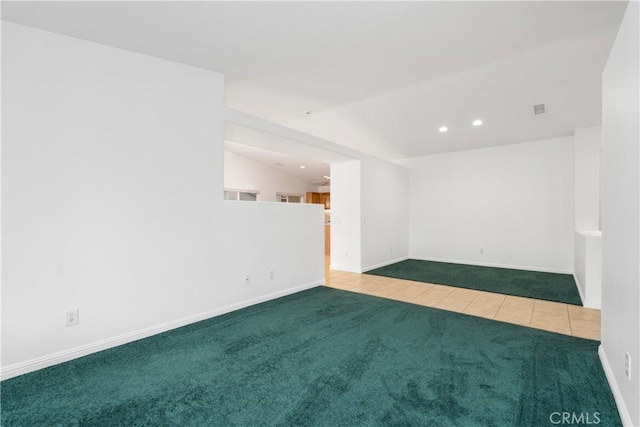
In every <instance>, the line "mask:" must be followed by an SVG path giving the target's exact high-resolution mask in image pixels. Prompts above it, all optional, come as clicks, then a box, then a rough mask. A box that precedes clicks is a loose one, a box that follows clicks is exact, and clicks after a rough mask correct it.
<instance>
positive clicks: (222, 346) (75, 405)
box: [1, 287, 621, 427]
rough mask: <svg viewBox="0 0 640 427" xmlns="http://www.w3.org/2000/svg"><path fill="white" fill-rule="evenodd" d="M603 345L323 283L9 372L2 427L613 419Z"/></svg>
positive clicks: (453, 423) (512, 423)
mask: <svg viewBox="0 0 640 427" xmlns="http://www.w3.org/2000/svg"><path fill="white" fill-rule="evenodd" d="M597 347H598V342H596V341H590V340H584V339H579V338H573V337H569V336H564V335H559V334H553V333H549V332H543V331H540V330H535V329H528V328H524V327H520V326H516V325H511V324H507V323H500V322H495V321H491V320H487V319H482V318H477V317H471V316H466V315H462V314H458V313H453V312H448V311H442V310H436V309H432V308H428V307H422V306H418V305H412V304H406V303H402V302H398V301H391V300H385V299H382V298H376V297H372V296H367V295H360V294H356V293H350V292H345V291H340V290H335V289H329V288H324V287H321V288H315V289H311V290H308V291H304V292H300V293H297V294H294V295H291V296H288V297H284V298H280V299H277V300H274V301H270V302H267V303H263V304H259V305H256V306H253V307H249V308H247V309H243V310H239V311H236V312H233V313H230V314H227V315H224V316H220V317H217V318H213V319H210V320H206V321H202V322H199V323H196V324H192V325H189V326H186V327H183V328H179V329H176V330H173V331H170V332H166V333H163V334H160V335H156V336H154V337H151V338H147V339H144V340H140V341H137V342H134V343H130V344H127V345H124V346H120V347H117V348H114V349H109V350H105V351H102V352H100V353H96V354H93V355H90V356H86V357H83V358H80V359H77V360H75V361H71V362H67V363H64V364H61V365H57V366H54V367H51V368H47V369H44V370H41V371H39V372H35V373H31V374H27V375H23V376H20V377H17V378H13V379H10V380H6V381H4V382H2V384H1V386H2V396H1V403H2V414H1V420H2V421H1V424H2V425H3V426H53V425H60V426H77V425H81V426H221V425H240V426H255V425H321V426H360V425H421V426H500V427H504V426H546V425H553V424H551V423H550V418H549V417H550V416H552V414H553V413H554V412H559V413H561V412H570V413H575V414H576V416H579V414H591V415H590V417H591V420H593V419H594V416H595V415H594V413H596V412H597V413H598V415H597V417H598V418H599V419H600V420H601V425H605V426H616V425H620V424H621V422H620V419H619V417H618V414H617V411H616V407H615V404H614V400H613V396H612V394H611V392H610V389H609V387H608V385H607V382H606V379H605V376H604V373H603V371H602V368H601V365H600V361H599V359H598V354H597Z"/></svg>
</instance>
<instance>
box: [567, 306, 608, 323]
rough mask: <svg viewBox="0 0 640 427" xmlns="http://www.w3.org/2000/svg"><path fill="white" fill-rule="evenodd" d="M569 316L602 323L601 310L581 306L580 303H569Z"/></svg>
mask: <svg viewBox="0 0 640 427" xmlns="http://www.w3.org/2000/svg"><path fill="white" fill-rule="evenodd" d="M567 311H568V312H569V318H571V319H577V320H591V321H595V322H598V324H600V310H597V309H595V308H586V307H580V306H578V305H567Z"/></svg>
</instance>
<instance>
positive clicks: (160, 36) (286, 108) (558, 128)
mask: <svg viewBox="0 0 640 427" xmlns="http://www.w3.org/2000/svg"><path fill="white" fill-rule="evenodd" d="M625 7H626V2H616V1H606V2H592V1H586V2H582V1H569V2H553V1H545V2H501V1H499V2H483V1H475V2H419V1H418V2H415V1H414V2H294V1H290V2H207V1H196V2H186V1H184V2H153V1H142V2H128V1H118V2H78V1H73V2H56V1H46V2H7V1H3V2H2V17H3V19H5V20H8V21H11V22H15V23H18V24H23V25H29V26H33V27H37V28H42V29H45V30H48V31H53V32H57V33H61V34H65V35H69V36H72V37H77V38H81V39H86V40H90V41H94V42H97V43H102V44H106V45H111V46H115V47H118V48H122V49H127V50H131V51H135V52H140V53H143V54H147V55H152V56H156V57H160V58H164V59H168V60H172V61H177V62H181V63H184V64H188V65H192V66H196V67H201V68H205V69H209V70H213V71H217V72H220V73H223V74H225V79H226V102H227V105H228V106H229V107H231V108H234V109H237V110H240V111H243V112H246V113H249V114H252V115H255V116H258V117H261V118H264V119H267V120H270V121H273V122H276V123H279V124H283V125H285V126H289V127H293V128H295V129H298V130H301V131H303V132H307V133H310V134H312V135H316V136H318V137H321V138H325V139H328V140H330V141H333V142H336V143H339V144H343V145H346V146H349V147H351V148H355V149H357V150H360V151H363V152H367V153H370V154H374V155H378V156H380V157H384V158H388V159H402V158H409V157H419V156H424V155H429V154H434V153H441V152H447V151H455V150H465V149H471V148H479V147H487V146H495V145H501V144H510V143H517V142H524V141H531V140H537V139H545V138H553V137H558V136H563V135H569V134H571V132H572V131H573V129H575V128H579V127H586V126H594V125H598V124H600V120H601V111H600V105H601V80H600V79H601V73H602V70H603V67H604V64H605V62H606V59H607V56H608V53H609V50H610V48H611V45H612V43H613V40H614V38H615V35H616V32H617V29H618V26H619V24H620V21H621V19H622V15H623V13H624V9H625ZM540 103H544V104H545V105H546V110H547V112H546V114H544V115H540V116H534V115H533V105H534V104H540ZM476 118H480V119H482V120H483V121H484V124H483V125H482V126H480V127H472V126H471V121H472V120H474V119H476ZM442 125H446V126H447V127H448V128H449V132H447V133H444V134H442V133H439V132H438V131H437V129H438V128H439V127H440V126H442ZM237 142H240V141H237Z"/></svg>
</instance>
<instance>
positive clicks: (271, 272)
mask: <svg viewBox="0 0 640 427" xmlns="http://www.w3.org/2000/svg"><path fill="white" fill-rule="evenodd" d="M275 278H276V272H275V271H273V270H269V280H273V279H275Z"/></svg>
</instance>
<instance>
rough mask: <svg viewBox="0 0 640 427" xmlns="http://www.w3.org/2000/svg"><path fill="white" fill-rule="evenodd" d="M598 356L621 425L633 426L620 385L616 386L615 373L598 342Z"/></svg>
mask: <svg viewBox="0 0 640 427" xmlns="http://www.w3.org/2000/svg"><path fill="white" fill-rule="evenodd" d="M598 356H600V362H601V363H602V368H603V369H604V374H605V376H606V377H607V381H608V382H609V387H611V392H612V393H613V398H614V399H615V401H616V406H617V407H618V413H619V414H620V419H621V420H622V425H624V426H633V422H631V414H629V410H628V409H627V405H625V403H624V398H623V397H622V393H621V392H620V387H618V383H617V381H616V377H615V375H613V370H612V369H611V365H609V359H607V354H606V353H605V352H604V347H602V344H600V346H599V347H598Z"/></svg>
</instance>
